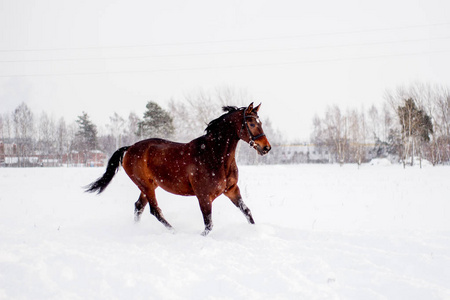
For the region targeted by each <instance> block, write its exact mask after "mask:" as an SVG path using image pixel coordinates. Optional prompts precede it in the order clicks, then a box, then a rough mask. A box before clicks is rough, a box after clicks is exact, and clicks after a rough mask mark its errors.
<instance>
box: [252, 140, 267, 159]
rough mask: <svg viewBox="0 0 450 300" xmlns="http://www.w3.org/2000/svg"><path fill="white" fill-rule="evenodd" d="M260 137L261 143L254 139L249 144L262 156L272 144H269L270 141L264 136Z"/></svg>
mask: <svg viewBox="0 0 450 300" xmlns="http://www.w3.org/2000/svg"><path fill="white" fill-rule="evenodd" d="M261 139H262V140H264V141H263V143H261V144H262V145H261V144H260V143H259V142H258V141H256V140H255V141H251V142H250V146H251V147H252V148H254V149H255V150H256V151H258V154H259V155H261V156H263V155H266V154H267V153H269V151H270V150H271V149H272V146H270V143H269V141H268V140H267V138H266V137H262V138H261Z"/></svg>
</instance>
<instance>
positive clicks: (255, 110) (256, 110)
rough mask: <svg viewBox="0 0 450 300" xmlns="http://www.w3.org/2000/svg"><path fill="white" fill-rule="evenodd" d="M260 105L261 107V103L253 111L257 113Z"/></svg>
mask: <svg viewBox="0 0 450 300" xmlns="http://www.w3.org/2000/svg"><path fill="white" fill-rule="evenodd" d="M260 107H261V103H260V104H259V105H258V106H257V107H255V108H254V109H253V111H254V112H256V113H258V111H259V108H260Z"/></svg>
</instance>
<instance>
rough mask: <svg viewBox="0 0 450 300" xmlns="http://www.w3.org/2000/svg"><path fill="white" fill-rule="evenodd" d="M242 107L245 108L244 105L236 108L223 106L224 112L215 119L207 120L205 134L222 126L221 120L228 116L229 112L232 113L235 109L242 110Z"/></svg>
mask: <svg viewBox="0 0 450 300" xmlns="http://www.w3.org/2000/svg"><path fill="white" fill-rule="evenodd" d="M244 109H245V107H241V108H238V107H236V106H223V107H222V110H223V111H224V112H226V113H225V114H223V115H221V116H220V117H218V118H217V119H214V120H212V121H211V122H209V124H208V127H206V129H205V131H206V134H210V133H213V132H216V131H218V130H219V129H220V128H221V127H222V126H223V121H224V119H225V117H226V116H228V115H229V114H231V113H234V112H235V111H238V110H244Z"/></svg>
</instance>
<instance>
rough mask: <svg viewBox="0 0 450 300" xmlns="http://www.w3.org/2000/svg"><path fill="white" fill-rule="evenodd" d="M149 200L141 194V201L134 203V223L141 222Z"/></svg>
mask: <svg viewBox="0 0 450 300" xmlns="http://www.w3.org/2000/svg"><path fill="white" fill-rule="evenodd" d="M147 203H148V200H147V197H146V196H145V194H144V193H141V195H140V196H139V199H138V200H137V201H136V203H134V221H135V222H139V221H140V220H141V215H142V213H143V212H144V209H145V206H146V205H147Z"/></svg>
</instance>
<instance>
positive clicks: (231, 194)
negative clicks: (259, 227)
mask: <svg viewBox="0 0 450 300" xmlns="http://www.w3.org/2000/svg"><path fill="white" fill-rule="evenodd" d="M224 194H225V196H227V197H228V198H229V199H230V200H231V202H233V204H234V205H236V207H238V208H239V209H240V211H241V212H242V213H243V214H244V216H245V217H246V218H247V221H248V222H249V223H250V224H255V221H254V220H253V216H252V212H251V211H250V209H249V208H248V207H247V205H245V203H244V201H243V200H242V196H241V191H240V190H239V187H238V186H237V185H234V186H233V187H231V188H230V189H228V190H227V191H226V192H225V193H224Z"/></svg>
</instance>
